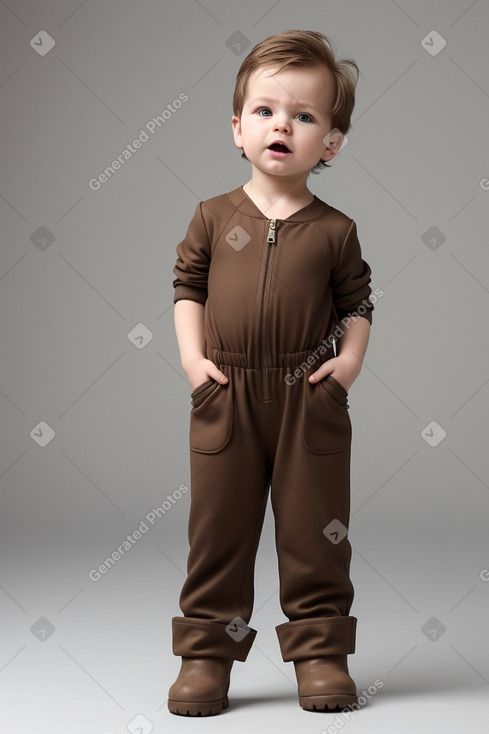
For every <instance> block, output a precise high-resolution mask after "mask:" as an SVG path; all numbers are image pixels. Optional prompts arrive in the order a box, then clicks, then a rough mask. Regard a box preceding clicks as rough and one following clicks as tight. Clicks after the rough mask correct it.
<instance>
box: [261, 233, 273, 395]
mask: <svg viewBox="0 0 489 734" xmlns="http://www.w3.org/2000/svg"><path fill="white" fill-rule="evenodd" d="M267 244H268V249H267V259H266V261H265V275H264V276H263V290H262V301H261V315H260V318H261V322H260V333H261V353H262V358H261V359H262V363H261V366H262V375H263V399H264V400H269V393H268V352H267V331H266V321H265V307H266V305H267V303H268V294H269V290H270V279H269V277H268V276H269V272H270V271H269V265H270V259H271V256H272V247H273V246H274V245H276V244H277V220H276V219H270V220H269V223H268V234H267Z"/></svg>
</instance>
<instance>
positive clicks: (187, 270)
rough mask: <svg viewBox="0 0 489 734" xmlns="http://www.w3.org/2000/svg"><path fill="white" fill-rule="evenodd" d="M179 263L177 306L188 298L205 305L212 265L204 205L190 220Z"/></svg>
mask: <svg viewBox="0 0 489 734" xmlns="http://www.w3.org/2000/svg"><path fill="white" fill-rule="evenodd" d="M177 256H178V257H177V262H176V265H175V267H174V268H173V272H174V274H175V276H176V278H175V280H174V281H173V287H174V288H175V292H174V297H173V303H176V302H177V301H179V300H181V299H183V298H186V299H188V300H190V301H197V302H198V303H201V304H202V305H204V303H205V302H206V300H207V276H208V272H209V264H210V243H209V237H208V234H207V230H206V226H205V222H204V218H203V215H202V202H200V203H199V204H198V205H197V207H196V209H195V213H194V215H193V217H192V219H191V221H190V224H189V226H188V229H187V234H186V235H185V238H184V239H183V240H182V241H181V242H180V243H179V244H178V246H177Z"/></svg>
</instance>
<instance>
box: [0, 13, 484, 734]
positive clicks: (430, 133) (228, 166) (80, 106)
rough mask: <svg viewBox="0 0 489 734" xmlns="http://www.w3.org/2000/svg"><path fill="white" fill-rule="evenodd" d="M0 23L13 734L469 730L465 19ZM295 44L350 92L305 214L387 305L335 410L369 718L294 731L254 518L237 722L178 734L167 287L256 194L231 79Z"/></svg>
mask: <svg viewBox="0 0 489 734" xmlns="http://www.w3.org/2000/svg"><path fill="white" fill-rule="evenodd" d="M0 25H1V28H2V43H1V59H2V64H1V73H0V105H1V109H2V118H1V131H0V134H1V158H0V170H1V185H0V214H1V222H2V247H1V261H0V309H1V314H2V317H1V327H0V345H1V346H0V349H1V379H0V392H1V395H0V409H1V417H2V440H1V457H0V475H1V487H0V489H1V494H0V511H1V522H2V532H1V536H0V544H1V559H2V566H1V579H0V582H1V589H0V603H1V611H2V618H3V622H2V625H1V630H2V644H1V648H0V690H1V691H2V699H3V704H2V708H3V712H2V719H3V721H4V723H5V730H9V731H10V730H12V731H19V732H20V731H22V732H31V731H34V730H35V731H50V732H67V731H69V732H71V733H77V732H86V731H93V732H102V731H103V732H123V731H130V732H140V733H142V734H146V733H147V732H150V731H155V732H163V731H172V732H173V731H175V732H176V731H187V730H188V731H189V730H190V728H191V726H195V727H198V728H199V731H210V729H211V728H212V730H213V731H226V732H228V731H229V730H230V726H232V727H233V731H240V726H243V730H245V729H246V731H249V730H250V728H251V727H261V729H260V730H262V729H263V730H264V729H265V728H266V729H267V731H279V730H280V731H295V730H296V729H297V728H298V727H299V726H300V727H302V728H303V730H304V731H311V732H319V731H320V730H321V729H322V730H323V731H325V730H326V729H325V727H327V726H331V727H336V729H337V730H338V731H339V730H340V728H343V727H346V731H348V732H349V733H351V734H354V732H356V731H362V733H363V732H370V731H376V732H384V731H386V732H387V731H389V732H392V731H393V730H395V731H399V732H401V731H406V732H407V731H412V729H413V728H416V730H417V731H434V730H436V729H437V728H438V727H439V729H440V731H441V730H443V731H444V732H455V731H459V730H460V728H461V726H463V727H464V730H465V731H474V732H475V731H483V730H485V725H486V724H483V723H482V722H487V715H488V714H489V706H488V703H487V702H488V696H487V694H488V685H489V656H488V642H487V637H488V636H487V628H486V625H485V621H486V620H487V611H488V610H487V600H488V593H489V583H488V579H489V571H488V569H489V548H488V542H487V517H488V510H489V493H488V489H489V487H488V481H489V471H488V470H489V467H488V458H487V457H488V451H487V422H486V409H487V404H488V389H489V388H488V385H487V383H488V381H489V376H488V371H487V358H488V349H487V307H488V293H489V275H488V252H487V211H488V201H489V157H488V151H487V130H488V113H489V82H488V77H487V68H488V62H489V58H488V56H489V54H488V49H487V28H488V25H489V3H488V2H487V0H478V1H476V2H473V1H472V0H463V1H462V0H459V1H458V2H457V1H455V0H451V1H450V2H448V1H447V0H445V1H443V2H442V0H436V1H433V2H422V0H409V1H408V0H399V1H398V2H394V1H393V0H371V1H369V2H365V1H362V0H344V1H343V2H341V1H340V0H331V1H326V2H324V1H323V2H321V1H320V0H303V1H302V2H301V3H300V4H299V3H297V2H291V1H290V0H278V1H274V0H270V2H266V3H265V4H263V2H258V0H251V1H248V2H236V1H233V2H224V0H202V1H201V0H182V1H181V2H174V3H170V2H157V0H144V1H140V2H135V1H133V2H131V1H130V0H119V2H115V0H111V1H109V0H104V1H103V2H95V1H94V0H85V2H80V0H69V1H68V0H66V1H65V2H61V0H50V2H43V3H38V2H34V1H33V0H7V1H6V2H3V1H2V2H1V3H0ZM290 28H300V29H312V30H320V31H322V32H324V33H326V34H327V35H329V36H330V37H331V38H332V39H333V40H334V42H335V45H336V48H337V50H338V53H339V54H340V55H351V56H353V58H354V59H355V60H356V61H357V63H358V64H359V66H360V68H361V72H362V75H361V78H360V81H359V85H358V94H357V104H356V108H355V112H354V115H353V127H352V129H351V131H350V133H349V143H348V145H347V147H346V148H344V149H343V150H342V151H341V153H340V154H339V155H338V157H337V158H336V159H335V161H333V166H332V168H331V169H329V170H326V171H324V172H322V173H321V174H319V175H317V176H311V177H310V189H311V190H312V191H313V192H314V193H315V194H316V195H318V196H319V197H320V198H322V199H324V200H326V201H327V202H329V203H330V204H332V205H334V206H336V207H338V208H339V209H341V210H342V211H345V212H346V213H347V214H348V215H349V216H352V217H353V218H354V219H355V221H356V222H357V226H358V232H359V236H360V239H361V243H362V248H363V253H364V257H365V259H366V260H367V261H368V262H369V264H370V265H371V267H372V270H373V283H372V285H373V287H377V288H381V289H382V290H383V291H384V295H383V296H382V298H381V299H380V300H379V301H378V302H377V307H376V311H375V313H374V324H373V329H372V333H371V341H370V345H369V349H368V352H367V356H366V360H365V364H364V369H363V372H362V374H361V375H360V377H359V378H358V380H357V382H356V383H355V385H354V386H353V387H352V389H351V393H350V404H351V408H350V410H351V418H352V422H353V428H354V438H353V463H352V518H351V527H350V541H351V543H352V546H353V559H352V579H353V582H354V584H355V590H356V596H355V601H354V605H353V608H352V614H354V615H355V616H357V617H358V620H359V622H358V638H357V653H356V654H355V655H354V656H351V657H350V669H351V671H352V674H353V675H354V677H355V680H356V682H357V686H358V689H359V692H361V691H362V690H363V689H365V690H366V691H367V692H368V691H369V690H370V693H368V695H364V696H363V700H362V710H361V711H359V712H357V713H355V714H353V715H351V718H350V720H349V721H348V720H347V719H346V718H345V717H343V718H339V719H338V718H337V719H336V721H335V718H334V715H332V714H330V715H328V714H325V715H323V716H319V717H318V715H316V718H314V714H308V713H306V712H304V711H302V709H300V707H299V705H298V701H297V693H296V684H295V676H294V671H293V666H292V665H291V664H285V663H283V662H282V660H281V657H280V653H279V648H278V643H277V640H276V636H275V631H274V627H275V625H277V624H279V623H281V622H283V621H285V617H284V615H283V614H282V612H281V610H280V607H279V603H278V586H277V583H278V575H277V559H276V553H275V548H274V539H273V515H272V514H271V511H270V508H269V510H268V511H267V516H266V522H265V526H264V530H263V535H262V541H261V545H260V549H259V554H258V558H257V571H256V604H255V611H254V614H253V617H252V619H251V621H250V624H251V626H253V627H254V628H256V629H258V635H257V639H256V642H255V645H254V647H253V649H252V652H251V653H250V656H249V658H248V660H247V661H246V663H244V664H243V663H236V664H235V666H234V670H233V676H232V683H231V691H230V697H231V708H230V709H229V710H228V711H227V712H225V713H223V714H222V715H220V716H219V717H217V718H211V719H207V720H202V721H200V722H190V721H188V720H187V719H185V718H180V717H176V716H172V715H171V714H169V713H168V711H167V709H166V698H167V691H168V687H169V686H170V684H171V683H172V682H173V679H174V677H175V676H176V674H177V672H178V669H179V659H178V658H176V657H174V656H173V655H172V653H171V627H170V619H171V617H172V616H173V615H178V614H180V610H179V608H178V595H179V593H180V589H181V585H182V583H183V581H184V579H185V564H186V558H187V551H188V543H187V515H188V509H189V499H190V497H189V494H190V493H189V492H188V491H185V490H186V488H187V487H188V485H189V458H188V444H187V441H188V420H189V413H190V398H189V395H190V387H189V385H188V383H187V380H186V378H185V375H184V373H183V371H182V369H181V366H180V360H179V354H178V349H177V343H176V338H175V332H174V325H173V288H172V284H171V283H172V279H173V273H172V268H173V265H174V263H175V258H176V253H175V248H176V245H177V244H178V242H179V241H180V240H181V239H182V238H183V236H184V234H185V231H186V228H187V226H188V223H189V220H190V217H191V215H192V213H193V211H194V209H195V206H196V204H197V203H198V201H200V200H203V199H206V198H210V197H211V196H215V195H217V194H219V193H223V192H225V191H229V190H231V189H233V188H235V187H236V186H238V185H240V184H242V183H245V182H246V181H247V180H249V178H250V165H249V163H247V162H246V161H243V160H242V159H241V158H240V157H239V151H238V150H237V149H236V148H235V146H234V143H233V140H232V135H231V125H230V118H231V115H232V108H231V100H232V92H233V89H234V80H235V76H236V73H237V71H238V68H239V65H240V63H241V61H242V60H243V58H244V56H245V55H246V53H247V52H248V51H249V50H251V48H252V46H253V45H255V44H256V43H257V42H258V41H260V40H262V39H264V38H265V37H267V36H268V35H271V34H272V33H275V32H278V31H281V30H286V29H290ZM53 44H54V45H53ZM445 44H446V45H445ZM158 115H160V116H161V119H160V121H159V124H158V123H157V121H156V120H155V118H156V117H157V116H158ZM138 138H139V140H138ZM133 141H136V143H135V144H134V143H133ZM118 157H119V159H120V162H119V164H118V168H115V169H114V171H113V175H112V176H111V177H110V178H107V179H106V180H105V181H104V180H103V176H101V174H103V172H104V169H106V168H107V166H110V165H111V164H112V162H113V161H114V160H116V161H117V158H118ZM116 165H117V162H116ZM484 212H486V214H485V213H484ZM158 508H160V509H159V510H158ZM145 528H146V529H145ZM138 529H139V532H140V535H138ZM127 536H129V537H130V538H131V541H129V540H128V539H127ZM124 540H126V550H125V551H124V554H123V555H122V554H120V557H119V558H118V559H117V562H116V563H114V565H113V566H112V567H110V568H109V567H108V566H107V569H108V570H107V572H106V573H101V572H100V571H98V572H96V573H94V570H95V571H96V570H97V569H98V568H99V566H101V564H104V562H105V559H107V558H108V557H109V556H111V555H112V554H113V552H114V551H116V549H117V548H118V547H119V546H121V543H122V542H123V541H124ZM103 568H104V567H103ZM375 681H377V683H375ZM369 686H370V689H369ZM461 702H464V703H465V704H469V703H470V706H469V705H466V706H462V707H461V706H459V705H454V704H460V703H461ZM328 731H330V730H329V729H328ZM331 731H332V730H331Z"/></svg>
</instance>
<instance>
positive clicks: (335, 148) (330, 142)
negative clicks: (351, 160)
mask: <svg viewBox="0 0 489 734" xmlns="http://www.w3.org/2000/svg"><path fill="white" fill-rule="evenodd" d="M323 143H324V145H325V148H324V152H323V154H322V156H321V159H322V160H323V161H330V160H332V158H334V157H335V155H338V153H339V152H340V150H341V149H342V148H344V147H345V145H346V144H347V143H348V138H347V137H346V135H345V134H344V133H342V132H341V130H338V128H337V127H334V128H333V129H332V130H330V131H329V133H328V134H327V135H325V136H324V138H323Z"/></svg>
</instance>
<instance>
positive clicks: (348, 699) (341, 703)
mask: <svg viewBox="0 0 489 734" xmlns="http://www.w3.org/2000/svg"><path fill="white" fill-rule="evenodd" d="M299 703H300V705H301V707H302V708H303V709H305V710H306V711H335V710H336V709H344V708H347V707H348V706H351V705H352V704H354V703H358V697H357V696H354V695H352V694H348V693H339V694H337V695H334V694H328V695H325V696H299Z"/></svg>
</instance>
